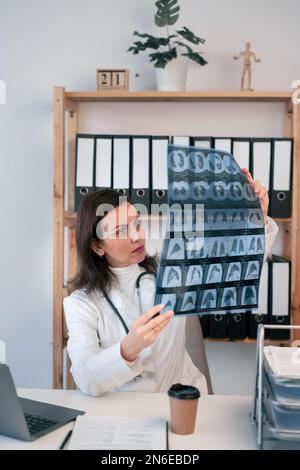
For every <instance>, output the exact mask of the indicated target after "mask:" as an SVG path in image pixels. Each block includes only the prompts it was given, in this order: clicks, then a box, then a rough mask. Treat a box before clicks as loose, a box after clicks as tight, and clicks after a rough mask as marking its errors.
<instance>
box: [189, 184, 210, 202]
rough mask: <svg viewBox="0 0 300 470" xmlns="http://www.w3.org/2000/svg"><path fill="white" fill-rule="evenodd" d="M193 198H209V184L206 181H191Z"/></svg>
mask: <svg viewBox="0 0 300 470" xmlns="http://www.w3.org/2000/svg"><path fill="white" fill-rule="evenodd" d="M191 198H192V199H194V200H195V201H200V202H202V201H206V200H207V199H208V198H209V185H208V184H207V183H206V182H205V181H194V182H193V183H191Z"/></svg>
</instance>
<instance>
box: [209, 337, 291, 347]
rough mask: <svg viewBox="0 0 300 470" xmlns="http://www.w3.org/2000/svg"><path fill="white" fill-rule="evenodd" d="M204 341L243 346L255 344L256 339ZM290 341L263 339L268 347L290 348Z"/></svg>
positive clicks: (211, 339) (213, 339)
mask: <svg viewBox="0 0 300 470" xmlns="http://www.w3.org/2000/svg"><path fill="white" fill-rule="evenodd" d="M204 341H207V342H209V343H210V342H212V343H245V344H256V339H250V338H245V339H231V338H204ZM291 342H292V340H289V339H268V338H266V339H265V345H266V346H270V345H275V346H278V345H284V346H290V345H291Z"/></svg>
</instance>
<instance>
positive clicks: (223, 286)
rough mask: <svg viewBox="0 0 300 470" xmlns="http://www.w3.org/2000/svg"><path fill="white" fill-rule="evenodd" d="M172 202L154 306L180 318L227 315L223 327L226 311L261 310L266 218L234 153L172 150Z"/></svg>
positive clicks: (169, 160)
mask: <svg viewBox="0 0 300 470" xmlns="http://www.w3.org/2000/svg"><path fill="white" fill-rule="evenodd" d="M168 204H169V213H168V222H167V229H166V234H165V238H164V241H163V249H162V254H161V258H160V264H159V269H158V277H157V285H156V296H155V297H156V298H155V304H159V303H164V304H165V309H169V308H172V309H173V310H174V313H175V315H194V314H198V315H200V314H209V313H211V314H213V315H214V316H215V317H217V318H219V316H220V315H221V319H220V321H219V323H220V324H221V323H223V327H224V314H225V313H232V314H234V313H235V311H239V312H240V311H241V310H245V311H248V310H251V309H253V308H257V306H258V288H259V279H260V274H261V269H262V264H263V256H264V248H265V235H264V233H265V231H264V219H263V214H262V211H261V208H260V203H259V201H258V199H257V197H256V195H255V193H254V191H253V189H252V187H251V185H250V184H249V183H248V180H247V179H246V177H245V175H244V174H243V172H242V171H241V169H240V167H239V166H238V164H237V163H236V161H235V160H234V158H233V156H232V155H231V154H230V153H228V152H225V151H219V150H215V149H209V148H202V147H191V146H179V145H169V146H168ZM225 323H226V322H225ZM212 326H213V325H211V323H210V333H211V329H213V328H212Z"/></svg>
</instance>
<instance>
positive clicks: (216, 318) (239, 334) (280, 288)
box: [199, 255, 291, 340]
mask: <svg viewBox="0 0 300 470" xmlns="http://www.w3.org/2000/svg"><path fill="white" fill-rule="evenodd" d="M290 291H291V263H290V261H288V260H286V259H284V258H281V257H280V256H276V255H273V256H272V257H271V259H270V260H269V261H268V262H266V263H264V266H263V268H262V274H261V280H260V287H259V300H258V308H257V309H256V310H253V311H251V312H250V311H249V312H247V311H242V310H240V311H239V312H238V313H237V312H236V311H235V312H232V313H229V312H228V313H226V314H224V313H223V314H222V313H221V312H220V313H219V314H215V315H201V316H199V320H200V323H201V327H202V332H203V336H204V337H205V338H207V337H209V338H230V339H245V338H247V337H248V338H250V339H255V338H256V335H257V328H258V325H259V324H260V323H264V324H272V325H289V324H290V311H291V303H290V302H291V301H290ZM266 335H269V336H266V337H269V338H270V339H275V340H284V339H289V337H290V331H289V330H266Z"/></svg>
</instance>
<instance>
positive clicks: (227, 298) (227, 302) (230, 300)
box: [221, 287, 237, 308]
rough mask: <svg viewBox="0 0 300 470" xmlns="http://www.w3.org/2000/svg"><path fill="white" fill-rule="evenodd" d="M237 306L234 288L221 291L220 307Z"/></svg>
mask: <svg viewBox="0 0 300 470" xmlns="http://www.w3.org/2000/svg"><path fill="white" fill-rule="evenodd" d="M236 305H237V292H236V288H235V287H225V289H223V294H222V300H221V306H222V307H229V308H230V307H235V306H236Z"/></svg>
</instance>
